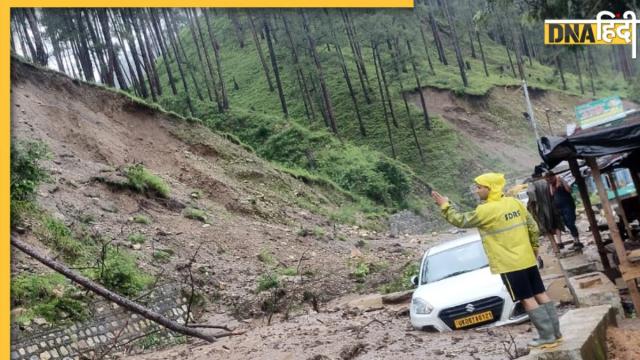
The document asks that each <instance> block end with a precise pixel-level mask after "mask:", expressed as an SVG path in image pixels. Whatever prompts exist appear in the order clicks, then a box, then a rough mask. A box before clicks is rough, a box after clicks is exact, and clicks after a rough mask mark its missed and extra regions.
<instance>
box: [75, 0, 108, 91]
mask: <svg viewBox="0 0 640 360" xmlns="http://www.w3.org/2000/svg"><path fill="white" fill-rule="evenodd" d="M90 11H91V10H90V9H86V10H84V11H83V14H84V17H81V19H82V20H84V23H85V25H86V28H87V30H89V38H90V39H91V42H92V45H93V46H91V48H93V50H94V52H95V55H96V60H97V62H96V65H97V66H99V67H100V81H101V82H102V83H103V84H107V85H109V86H111V87H113V86H114V82H113V73H111V72H110V71H109V67H108V66H107V61H106V60H105V56H104V52H103V51H102V49H103V47H104V46H103V44H102V43H101V41H100V39H99V38H98V35H96V31H95V29H94V28H93V24H92V22H91V15H90V14H89V12H90Z"/></svg>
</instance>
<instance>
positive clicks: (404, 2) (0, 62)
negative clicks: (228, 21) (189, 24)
mask: <svg viewBox="0 0 640 360" xmlns="http://www.w3.org/2000/svg"><path fill="white" fill-rule="evenodd" d="M101 4H104V5H107V3H106V2H105V1H98V2H97V4H96V3H93V4H91V5H92V6H89V7H100V6H98V5H101ZM86 5H87V4H86V3H81V2H80V1H77V0H50V1H45V0H40V1H37V0H8V1H7V2H5V3H4V5H2V6H0V54H2V56H0V69H1V72H0V93H1V94H3V95H5V96H4V97H3V98H2V103H1V105H0V112H1V116H2V117H1V119H2V122H1V125H0V126H1V129H0V136H1V138H2V145H1V146H0V166H1V167H2V169H4V171H3V172H2V176H0V189H1V190H0V214H1V215H0V230H1V231H2V233H3V234H7V235H10V231H11V230H10V227H9V182H10V176H9V171H10V167H9V157H10V155H9V153H10V150H9V148H10V147H9V142H10V140H11V115H10V108H11V93H10V89H11V87H10V79H11V76H10V71H11V61H10V56H9V54H10V48H9V44H10V40H9V37H10V31H9V29H10V24H9V21H10V14H11V8H17V7H87V6H86ZM105 7H217V8H266V7H268V8H331V7H340V8H412V7H413V0H299V1H293V0H263V1H261V0H216V1H205V0H190V1H188V2H176V1H169V0H151V1H149V2H145V1H139V0H134V1H131V0H127V1H125V0H112V1H109V3H108V5H107V6H105ZM10 248H11V246H10V244H9V239H8V238H7V239H6V240H5V241H4V242H3V243H2V247H1V248H0V290H1V291H2V295H0V309H2V310H1V311H0V324H1V325H2V329H1V330H0V349H2V350H1V351H2V352H3V353H4V355H0V359H3V358H4V359H9V356H10V348H11V332H10V326H11V323H10V314H11V308H10V282H11V275H10V273H11V270H10V269H11V267H10V262H11V256H10V253H11V249H10ZM5 356H6V357H5Z"/></svg>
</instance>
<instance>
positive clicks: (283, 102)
mask: <svg viewBox="0 0 640 360" xmlns="http://www.w3.org/2000/svg"><path fill="white" fill-rule="evenodd" d="M263 26H264V32H265V36H266V38H267V47H268V48H269V57H270V58H271V67H272V68H273V75H274V76H275V78H276V87H277V88H278V97H279V98H280V105H281V106H282V113H283V114H284V117H285V118H286V117H289V110H288V109H287V101H286V99H285V97H284V90H283V89H282V82H281V81H280V70H279V69H278V59H276V52H275V50H274V49H273V42H272V40H271V28H270V27H269V21H267V18H263Z"/></svg>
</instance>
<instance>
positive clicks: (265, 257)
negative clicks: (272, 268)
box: [258, 249, 276, 265]
mask: <svg viewBox="0 0 640 360" xmlns="http://www.w3.org/2000/svg"><path fill="white" fill-rule="evenodd" d="M258 260H260V262H263V263H265V264H267V265H272V264H275V263H276V259H275V258H274V257H273V255H271V253H270V252H269V250H267V249H262V250H260V254H258Z"/></svg>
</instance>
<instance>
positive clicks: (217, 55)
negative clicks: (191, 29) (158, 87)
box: [202, 9, 229, 109]
mask: <svg viewBox="0 0 640 360" xmlns="http://www.w3.org/2000/svg"><path fill="white" fill-rule="evenodd" d="M202 12H203V13H204V19H205V21H206V23H207V32H208V33H209V39H210V40H211V46H212V47H213V54H214V56H215V59H216V69H217V70H218V83H219V84H220V95H222V106H223V108H224V109H228V108H229V97H228V96H227V88H226V85H225V83H224V78H223V77H222V62H221V61H220V46H219V45H218V40H217V39H216V36H215V34H214V32H213V30H212V29H211V21H210V19H209V14H208V13H207V9H203V10H202Z"/></svg>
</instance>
